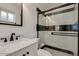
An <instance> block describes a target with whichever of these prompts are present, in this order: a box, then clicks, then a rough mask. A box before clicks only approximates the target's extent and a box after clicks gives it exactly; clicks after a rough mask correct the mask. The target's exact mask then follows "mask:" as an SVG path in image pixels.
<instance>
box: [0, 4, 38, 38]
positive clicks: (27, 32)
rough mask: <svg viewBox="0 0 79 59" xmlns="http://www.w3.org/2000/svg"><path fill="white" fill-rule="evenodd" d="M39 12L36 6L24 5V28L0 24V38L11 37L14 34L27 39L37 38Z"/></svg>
mask: <svg viewBox="0 0 79 59" xmlns="http://www.w3.org/2000/svg"><path fill="white" fill-rule="evenodd" d="M36 23H37V11H36V6H35V5H34V4H31V3H29V4H24V5H23V26H22V27H19V26H10V25H1V24H0V38H1V37H6V36H10V35H11V33H12V32H15V33H16V35H22V36H23V37H27V38H35V37H37V32H36Z"/></svg>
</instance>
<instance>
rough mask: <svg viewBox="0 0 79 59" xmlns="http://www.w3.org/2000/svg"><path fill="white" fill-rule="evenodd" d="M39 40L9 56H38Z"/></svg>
mask: <svg viewBox="0 0 79 59" xmlns="http://www.w3.org/2000/svg"><path fill="white" fill-rule="evenodd" d="M37 46H38V45H37V42H36V43H33V44H31V45H29V46H27V47H24V48H22V49H20V50H18V51H15V52H13V53H11V54H8V55H7V56H37Z"/></svg>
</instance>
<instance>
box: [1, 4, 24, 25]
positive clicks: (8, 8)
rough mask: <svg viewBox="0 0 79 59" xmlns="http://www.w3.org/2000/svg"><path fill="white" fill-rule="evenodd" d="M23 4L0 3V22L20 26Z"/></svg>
mask: <svg viewBox="0 0 79 59" xmlns="http://www.w3.org/2000/svg"><path fill="white" fill-rule="evenodd" d="M22 16H23V6H22V4H21V3H0V24H3V25H12V26H22V25H23V23H22V22H23V20H22Z"/></svg>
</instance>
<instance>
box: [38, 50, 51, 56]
mask: <svg viewBox="0 0 79 59" xmlns="http://www.w3.org/2000/svg"><path fill="white" fill-rule="evenodd" d="M38 56H52V54H51V53H50V52H48V51H46V50H44V49H39V50H38Z"/></svg>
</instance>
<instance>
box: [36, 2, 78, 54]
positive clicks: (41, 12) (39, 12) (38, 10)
mask: <svg viewBox="0 0 79 59" xmlns="http://www.w3.org/2000/svg"><path fill="white" fill-rule="evenodd" d="M72 4H76V3H66V4H64V5H61V6H58V7H55V8H51V9H48V10H45V11H41V10H40V9H39V8H37V12H38V13H37V28H36V29H37V38H39V30H38V29H39V27H38V25H39V15H40V14H42V15H43V16H45V15H44V13H45V12H49V11H52V10H55V9H58V8H62V7H65V6H69V5H72ZM78 10H79V3H78ZM78 16H79V11H78ZM78 24H79V17H78ZM78 37H79V28H78ZM77 55H78V56H79V38H78V54H77Z"/></svg>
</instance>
